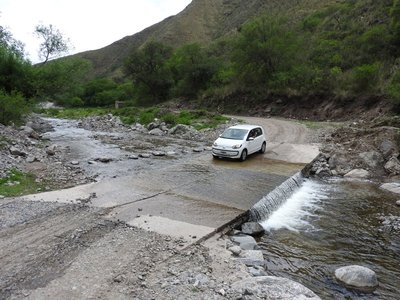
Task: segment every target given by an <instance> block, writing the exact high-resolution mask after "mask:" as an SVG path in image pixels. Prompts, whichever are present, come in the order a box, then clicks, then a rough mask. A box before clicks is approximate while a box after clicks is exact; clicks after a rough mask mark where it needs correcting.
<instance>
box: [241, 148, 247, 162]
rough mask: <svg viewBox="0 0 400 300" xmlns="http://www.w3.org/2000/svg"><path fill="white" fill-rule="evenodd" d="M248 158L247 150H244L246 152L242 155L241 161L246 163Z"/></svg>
mask: <svg viewBox="0 0 400 300" xmlns="http://www.w3.org/2000/svg"><path fill="white" fill-rule="evenodd" d="M246 158H247V150H246V149H244V150H243V151H242V155H240V160H241V161H245V160H246Z"/></svg>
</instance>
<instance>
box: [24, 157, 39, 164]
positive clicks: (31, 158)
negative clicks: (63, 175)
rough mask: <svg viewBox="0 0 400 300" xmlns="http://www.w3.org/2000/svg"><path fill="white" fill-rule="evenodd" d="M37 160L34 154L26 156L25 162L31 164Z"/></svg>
mask: <svg viewBox="0 0 400 300" xmlns="http://www.w3.org/2000/svg"><path fill="white" fill-rule="evenodd" d="M37 160H38V159H37V158H36V157H35V156H28V158H27V159H26V162H27V163H30V164H31V163H33V162H35V161H37Z"/></svg>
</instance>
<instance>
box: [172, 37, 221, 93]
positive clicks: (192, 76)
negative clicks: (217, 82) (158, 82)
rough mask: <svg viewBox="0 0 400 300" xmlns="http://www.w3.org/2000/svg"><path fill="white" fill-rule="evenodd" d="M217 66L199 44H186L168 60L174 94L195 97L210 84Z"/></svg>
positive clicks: (214, 60)
mask: <svg viewBox="0 0 400 300" xmlns="http://www.w3.org/2000/svg"><path fill="white" fill-rule="evenodd" d="M218 65H219V64H218V62H217V60H216V59H214V58H213V57H210V56H209V55H208V54H207V52H206V51H205V50H204V49H203V48H201V46H200V45H199V44H188V45H185V46H183V47H182V48H180V49H178V50H177V51H176V52H175V53H174V55H173V57H172V58H171V59H170V67H171V69H172V71H173V73H174V79H175V81H176V87H175V94H176V95H177V96H188V97H195V96H196V95H197V94H198V92H199V91H201V90H204V89H205V88H207V86H208V85H209V84H210V81H211V79H212V78H213V76H214V75H215V74H216V72H217V71H218Z"/></svg>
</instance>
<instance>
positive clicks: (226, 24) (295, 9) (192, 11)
mask: <svg viewBox="0 0 400 300" xmlns="http://www.w3.org/2000/svg"><path fill="white" fill-rule="evenodd" d="M332 2H337V1H334V0H246V1H242V0H193V1H192V2H191V3H190V4H189V5H188V6H187V7H186V8H185V9H184V10H183V11H182V12H180V13H179V14H177V15H175V16H171V17H169V18H167V19H165V20H163V21H161V22H159V23H157V24H155V25H153V26H150V27H148V28H146V29H144V30H143V31H141V32H139V33H136V34H134V35H131V36H127V37H124V38H123V39H121V40H119V41H116V42H114V43H112V44H111V45H109V46H106V47H104V48H101V49H98V50H92V51H87V52H82V53H78V54H76V55H74V56H75V57H81V58H85V59H88V60H89V61H91V62H92V63H93V67H94V70H93V72H94V73H93V74H92V75H93V76H110V75H118V72H119V70H120V67H121V66H122V64H123V62H124V60H125V58H126V57H127V56H128V55H129V53H130V52H131V51H132V50H133V49H136V48H138V47H140V46H142V45H143V44H145V43H146V42H147V41H149V40H155V41H159V42H162V43H165V44H167V45H170V46H173V47H179V46H181V45H183V44H185V43H193V42H198V43H201V44H208V43H210V42H212V41H214V40H215V39H218V38H220V37H222V36H225V35H227V34H230V33H234V32H235V31H237V30H238V28H240V26H241V25H242V24H243V23H245V22H246V21H248V20H249V19H251V18H253V17H255V16H257V15H259V14H261V13H263V12H264V11H266V10H268V11H270V12H276V13H279V14H282V13H284V14H287V15H290V19H291V20H295V19H297V18H298V17H299V16H300V17H302V16H304V15H306V14H308V13H311V12H313V11H314V10H316V9H318V8H321V7H323V6H326V5H328V4H330V3H332Z"/></svg>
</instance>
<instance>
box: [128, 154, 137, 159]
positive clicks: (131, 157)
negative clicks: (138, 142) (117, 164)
mask: <svg viewBox="0 0 400 300" xmlns="http://www.w3.org/2000/svg"><path fill="white" fill-rule="evenodd" d="M128 158H129V159H139V156H137V155H134V154H132V155H129V156H128Z"/></svg>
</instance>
